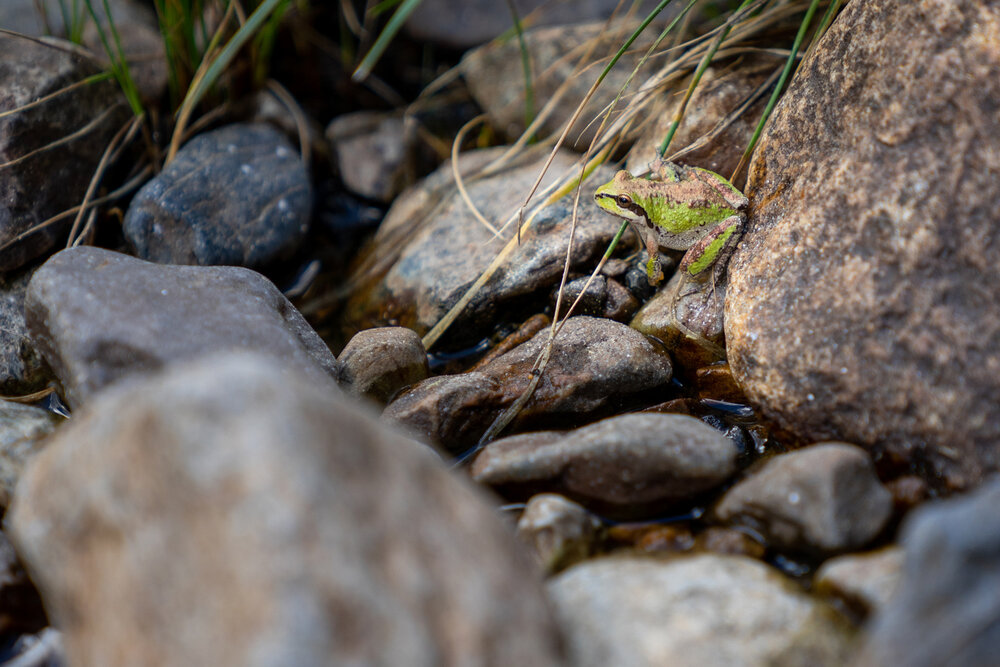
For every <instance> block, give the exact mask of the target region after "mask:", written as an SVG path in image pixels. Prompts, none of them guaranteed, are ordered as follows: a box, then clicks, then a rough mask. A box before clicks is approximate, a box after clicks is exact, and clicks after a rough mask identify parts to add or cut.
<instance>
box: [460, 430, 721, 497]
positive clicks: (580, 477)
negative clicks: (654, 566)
mask: <svg viewBox="0 0 1000 667" xmlns="http://www.w3.org/2000/svg"><path fill="white" fill-rule="evenodd" d="M736 453H737V452H736V448H735V447H733V445H732V443H731V442H730V441H729V439H728V438H726V437H725V436H724V435H723V434H722V433H720V432H718V431H716V430H715V429H713V428H711V427H710V426H707V425H705V424H704V423H702V422H701V421H699V420H697V419H695V418H693V417H688V416H686V415H667V414H655V413H644V414H629V415H623V416H620V417H613V418H611V419H605V420H604V421H600V422H597V423H596V424H591V425H590V426H585V427H583V428H579V429H576V430H575V431H570V432H568V433H566V434H564V435H562V436H561V437H559V438H558V439H556V440H553V441H551V442H545V440H544V439H542V438H541V436H539V435H537V434H531V433H529V434H526V435H523V436H513V437H510V438H504V439H502V440H497V441H496V442H494V443H492V444H490V445H488V446H487V447H486V448H485V449H484V450H483V451H482V452H481V453H480V454H479V456H478V457H476V460H475V462H474V463H473V465H472V477H473V479H475V480H476V481H477V482H480V483H481V484H488V485H490V486H492V487H494V488H496V489H498V490H499V491H501V493H503V494H504V495H507V496H514V497H517V496H519V495H523V494H524V491H525V490H526V489H530V490H545V491H551V492H554V493H561V494H563V495H565V496H566V497H568V498H571V499H573V500H575V501H577V502H579V503H581V504H583V505H584V506H585V507H588V508H590V509H593V510H594V511H597V512H601V513H605V514H610V515H612V516H615V517H621V516H633V517H634V516H640V515H642V514H646V515H647V516H648V515H650V514H656V513H657V512H661V511H663V510H665V509H667V508H669V507H671V506H672V505H676V504H678V503H684V502H691V501H692V500H694V499H695V498H696V497H697V495H698V494H700V493H702V492H704V491H707V490H709V489H712V488H714V487H716V486H718V485H719V484H721V483H722V482H724V481H725V480H726V479H728V478H729V477H730V476H732V475H733V473H735V472H736Z"/></svg>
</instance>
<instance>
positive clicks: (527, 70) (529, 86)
mask: <svg viewBox="0 0 1000 667" xmlns="http://www.w3.org/2000/svg"><path fill="white" fill-rule="evenodd" d="M507 7H508V8H509V9H510V17H511V19H513V21H514V30H515V31H516V32H517V43H518V47H519V48H520V50H521V67H522V69H523V70H524V126H525V127H531V122H532V121H533V120H534V119H535V86H534V84H533V83H532V77H531V54H530V53H528V44H527V42H525V41H524V26H522V25H521V17H520V16H518V14H517V7H515V6H514V0H507ZM532 136H534V135H532ZM531 140H532V137H528V141H529V142H530V141H531Z"/></svg>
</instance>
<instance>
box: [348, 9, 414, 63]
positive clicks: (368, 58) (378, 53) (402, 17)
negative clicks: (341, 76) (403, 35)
mask: <svg viewBox="0 0 1000 667" xmlns="http://www.w3.org/2000/svg"><path fill="white" fill-rule="evenodd" d="M419 5H420V0H403V2H402V4H400V5H399V8H398V9H397V10H396V11H395V12H394V13H393V15H392V18H390V19H389V23H387V24H386V26H385V28H383V29H382V32H381V33H380V34H379V36H378V39H376V40H375V44H373V45H372V48H371V49H369V51H368V53H367V54H365V57H364V58H363V59H362V60H361V64H360V65H358V68H357V69H356V70H354V74H353V75H351V79H353V80H354V81H364V80H365V79H366V78H368V75H369V74H371V73H372V69H373V68H374V67H375V63H377V62H378V60H379V58H381V57H382V54H383V53H385V50H386V49H387V48H389V43H390V42H392V39H393V38H394V37H395V36H396V33H397V32H399V30H400V28H402V27H403V24H404V23H406V19H408V18H409V17H410V14H412V13H413V10H414V9H416V8H417V7H418V6H419Z"/></svg>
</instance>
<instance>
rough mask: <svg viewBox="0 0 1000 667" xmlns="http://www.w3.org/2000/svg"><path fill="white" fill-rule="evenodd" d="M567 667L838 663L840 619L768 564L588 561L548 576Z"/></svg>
mask: <svg viewBox="0 0 1000 667" xmlns="http://www.w3.org/2000/svg"><path fill="white" fill-rule="evenodd" d="M549 594H550V596H551V598H552V601H553V602H554V604H555V608H556V614H557V616H558V617H559V618H560V621H561V623H562V626H563V632H564V633H565V635H566V638H567V642H568V646H569V656H570V660H571V662H572V664H573V665H574V666H575V667H607V666H608V665H628V666H629V667H645V666H646V665H648V666H650V667H653V666H658V665H671V666H672V667H686V666H688V665H691V666H692V667H715V666H716V665H718V666H719V667H732V666H733V665H761V666H763V665H787V666H791V665H796V666H801V667H819V666H821V665H831V666H832V665H837V666H839V665H843V664H844V662H845V659H846V657H847V653H848V641H849V639H850V637H849V634H848V631H847V630H846V629H845V625H846V624H845V623H844V622H843V621H842V620H841V619H840V618H839V617H838V616H837V615H836V614H835V613H834V612H833V611H832V610H831V609H830V608H829V607H827V606H826V605H824V604H823V603H822V602H820V601H818V600H816V599H814V598H811V597H809V596H807V595H806V594H804V593H803V592H802V591H801V590H800V589H799V588H798V587H796V586H795V585H793V584H792V583H791V582H789V581H788V580H786V579H785V578H784V577H783V576H781V575H780V574H778V573H777V572H776V571H774V570H772V569H771V568H769V567H768V566H767V565H764V564H763V563H761V562H759V561H755V560H751V559H748V558H740V557H734V556H716V555H701V556H692V557H678V558H674V559H672V560H667V561H657V560H653V559H639V558H628V559H626V558H606V559H601V560H592V561H587V562H585V563H582V564H580V565H577V566H576V567H573V568H570V569H569V570H567V571H566V572H564V573H563V574H561V575H559V576H558V577H556V578H555V579H554V580H552V582H551V583H550V585H549Z"/></svg>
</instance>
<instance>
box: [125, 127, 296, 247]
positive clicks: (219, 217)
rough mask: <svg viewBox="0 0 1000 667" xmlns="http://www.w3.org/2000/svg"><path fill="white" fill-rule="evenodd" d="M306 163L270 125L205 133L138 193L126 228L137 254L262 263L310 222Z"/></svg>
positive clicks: (290, 244) (292, 241)
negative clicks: (304, 163)
mask: <svg viewBox="0 0 1000 667" xmlns="http://www.w3.org/2000/svg"><path fill="white" fill-rule="evenodd" d="M311 213H312V187H311V185H310V183H309V175H308V174H307V173H306V169H305V165H303V164H302V160H301V159H299V155H298V153H297V152H296V150H295V149H294V148H293V147H292V145H291V144H290V143H289V142H288V140H287V139H285V137H284V135H282V134H281V133H280V132H278V131H277V130H276V129H274V128H273V127H271V126H269V125H263V124H235V125H227V126H225V127H222V128H219V129H218V130H213V131H211V132H206V133H204V134H200V135H198V136H197V137H195V138H194V139H192V140H191V141H189V142H188V143H186V144H185V145H184V147H183V148H182V149H181V150H180V151H178V153H177V156H176V157H175V158H174V159H173V160H172V161H171V162H170V163H169V164H168V165H167V166H166V168H165V169H164V170H163V171H162V172H160V174H159V175H158V176H156V178H154V179H152V180H151V181H149V182H148V183H147V184H146V185H144V186H143V187H142V189H141V190H139V192H138V193H136V195H135V197H134V198H133V199H132V203H131V204H130V205H129V208H128V213H127V214H126V215H125V224H124V231H125V236H126V237H127V238H128V240H129V243H131V244H132V246H133V247H134V248H135V250H136V254H137V255H138V256H139V257H141V258H143V259H148V260H152V261H154V262H160V263H163V264H201V265H211V264H232V265H239V266H260V265H262V264H265V263H267V262H269V261H271V260H274V259H279V258H281V257H282V256H283V255H285V254H287V253H288V252H290V251H291V250H293V249H294V248H295V246H296V245H297V244H298V242H299V241H300V240H301V239H302V237H303V236H304V235H305V233H306V231H307V230H308V229H309V216H310V214H311Z"/></svg>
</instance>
